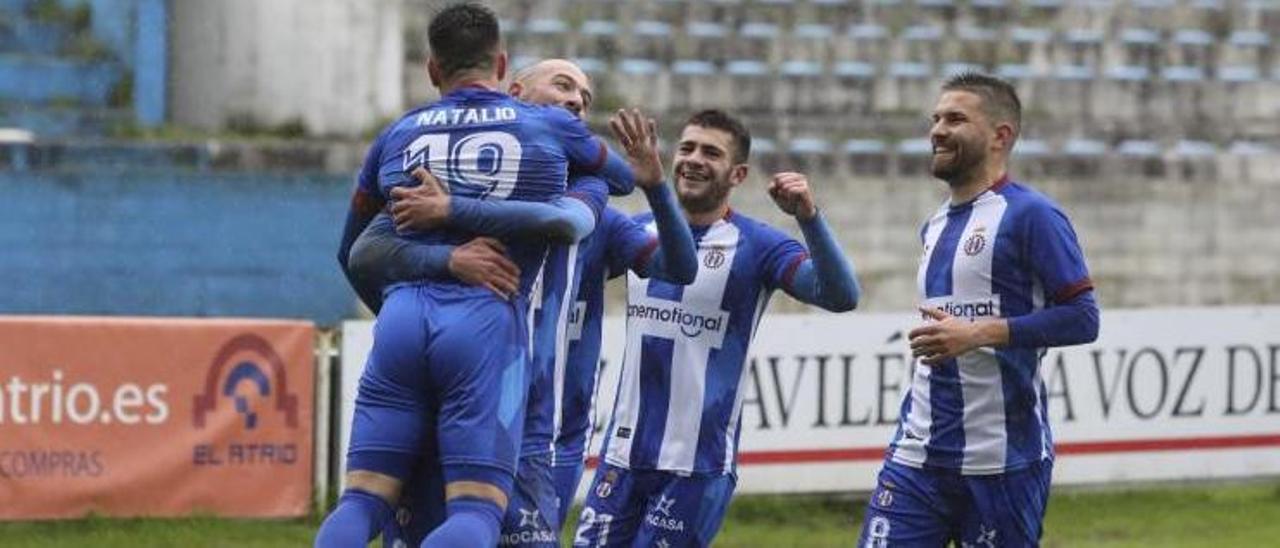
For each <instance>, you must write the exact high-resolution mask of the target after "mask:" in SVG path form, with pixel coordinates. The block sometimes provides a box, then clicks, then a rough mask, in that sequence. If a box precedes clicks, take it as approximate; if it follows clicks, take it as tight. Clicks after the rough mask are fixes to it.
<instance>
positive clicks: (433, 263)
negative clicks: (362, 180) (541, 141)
mask: <svg viewBox="0 0 1280 548" xmlns="http://www.w3.org/2000/svg"><path fill="white" fill-rule="evenodd" d="M350 264H351V269H350V270H351V278H352V280H353V284H354V283H357V282H358V284H359V286H358V287H359V289H358V290H357V291H358V292H360V294H361V295H362V297H361V298H362V299H363V298H364V295H371V296H372V297H371V298H370V299H367V300H365V304H366V305H368V306H369V309H370V310H373V311H374V312H375V313H376V312H378V310H379V309H380V308H381V305H382V291H383V290H384V289H386V287H387V286H389V285H391V284H394V283H398V282H411V281H417V280H424V279H436V280H447V279H457V280H461V281H463V282H464V283H467V284H470V285H476V286H481V287H487V288H489V289H490V290H492V291H493V292H494V293H497V294H498V295H500V296H504V297H505V296H508V295H511V294H512V293H515V292H516V290H517V289H518V288H519V285H520V269H519V268H518V267H517V266H516V265H515V263H513V262H512V261H511V259H509V258H507V255H506V248H505V247H503V245H502V244H501V243H500V242H498V241H497V240H494V239H492V238H475V239H472V240H471V241H469V242H467V243H465V244H462V245H460V246H452V245H446V244H428V243H424V242H418V241H414V240H410V239H407V238H404V237H401V236H399V235H398V234H396V231H395V227H394V226H393V225H392V221H391V218H390V217H389V216H388V215H386V214H381V215H378V216H377V217H375V218H374V220H373V222H371V223H369V227H368V228H366V229H365V231H364V232H363V233H361V234H360V237H359V238H357V239H356V242H355V244H354V245H353V246H352V248H351V261H350Z"/></svg>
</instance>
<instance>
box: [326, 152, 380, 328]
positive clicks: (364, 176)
mask: <svg viewBox="0 0 1280 548" xmlns="http://www.w3.org/2000/svg"><path fill="white" fill-rule="evenodd" d="M381 156H382V137H381V136H379V138H378V139H377V140H376V141H374V143H373V145H372V146H370V147H369V151H368V152H367V153H366V154H365V159H364V164H363V165H362V166H361V167H360V172H359V173H358V174H357V175H356V188H355V191H354V192H352V194H351V205H350V206H349V207H348V208H347V218H346V221H345V222H344V223H343V227H342V239H341V241H340V242H339V244H338V265H339V266H340V267H341V268H342V274H343V275H344V276H346V278H347V282H348V283H349V284H351V288H352V289H354V290H355V291H356V294H357V295H358V296H359V297H360V300H361V301H364V303H365V304H366V305H369V307H370V308H371V309H373V310H377V308H376V307H375V306H374V305H373V304H372V303H378V304H380V303H381V300H382V294H381V290H380V289H378V290H374V289H372V286H370V285H369V284H367V283H364V282H363V281H361V280H359V279H357V278H356V277H354V276H353V275H352V272H351V269H350V262H349V258H350V256H351V246H352V245H354V244H355V241H356V238H357V237H359V235H360V233H361V232H363V231H364V229H365V227H367V226H368V225H369V222H370V221H372V220H373V218H374V216H375V215H377V214H378V212H379V211H381V210H382V208H383V206H385V205H386V199H385V198H383V196H382V193H381V192H380V191H379V190H378V165H379V162H380V158H381Z"/></svg>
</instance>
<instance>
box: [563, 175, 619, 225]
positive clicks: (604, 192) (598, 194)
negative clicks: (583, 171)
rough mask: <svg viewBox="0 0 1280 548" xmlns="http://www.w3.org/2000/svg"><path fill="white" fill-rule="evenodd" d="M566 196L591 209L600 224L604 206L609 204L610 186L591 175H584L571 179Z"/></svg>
mask: <svg viewBox="0 0 1280 548" xmlns="http://www.w3.org/2000/svg"><path fill="white" fill-rule="evenodd" d="M565 196H569V197H571V198H577V199H578V200H580V201H581V202H582V203H584V204H587V207H590V208H591V214H592V217H593V218H594V219H595V220H596V221H597V222H598V221H599V220H600V214H601V213H603V212H604V206H605V205H607V204H608V202H609V185H608V183H606V182H605V180H604V179H601V178H599V177H595V176H591V175H583V176H579V177H573V178H571V179H569V189H568V192H566V193H565Z"/></svg>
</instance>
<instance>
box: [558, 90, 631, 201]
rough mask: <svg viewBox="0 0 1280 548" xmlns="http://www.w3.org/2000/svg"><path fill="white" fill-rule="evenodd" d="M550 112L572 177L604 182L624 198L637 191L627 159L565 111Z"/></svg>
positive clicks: (615, 194) (612, 191)
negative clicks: (585, 177) (592, 178)
mask: <svg viewBox="0 0 1280 548" xmlns="http://www.w3.org/2000/svg"><path fill="white" fill-rule="evenodd" d="M546 112H547V117H548V122H549V123H550V125H551V127H552V128H553V133H554V134H555V137H556V140H557V141H559V142H560V143H561V145H562V146H563V147H564V150H565V152H566V154H567V155H568V158H569V172H570V173H574V174H578V175H595V176H597V177H600V178H601V179H604V180H605V181H606V182H607V183H608V185H609V193H610V194H612V195H614V196H624V195H627V194H630V193H631V191H632V190H633V189H635V186H636V180H635V175H634V174H633V173H632V172H631V167H630V166H629V165H628V164H627V161H626V159H625V158H624V157H622V156H620V155H619V154H618V153H617V152H614V151H613V149H611V148H609V145H607V144H605V142H604V141H603V140H601V139H600V138H599V137H597V136H596V135H595V134H594V133H591V130H590V129H588V128H587V125H586V124H585V123H583V121H582V120H581V119H579V118H578V117H577V116H574V115H573V114H571V113H570V112H569V111H567V110H564V109H561V108H551V109H548V110H547V111H546Z"/></svg>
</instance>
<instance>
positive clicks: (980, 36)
mask: <svg viewBox="0 0 1280 548" xmlns="http://www.w3.org/2000/svg"><path fill="white" fill-rule="evenodd" d="M998 37H999V36H998V34H997V33H996V31H995V30H994V29H989V28H986V27H974V26H969V25H964V26H961V27H960V28H958V29H956V38H959V39H960V41H961V42H994V41H996V39H997V38H998Z"/></svg>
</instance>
